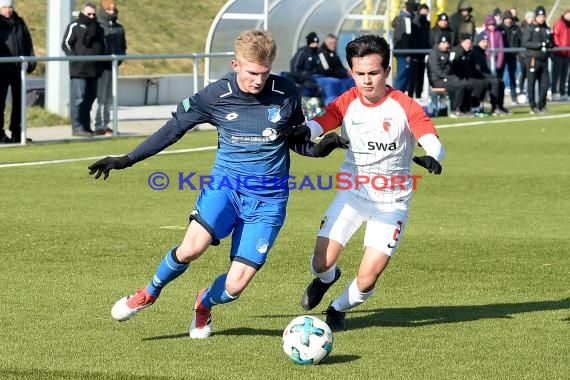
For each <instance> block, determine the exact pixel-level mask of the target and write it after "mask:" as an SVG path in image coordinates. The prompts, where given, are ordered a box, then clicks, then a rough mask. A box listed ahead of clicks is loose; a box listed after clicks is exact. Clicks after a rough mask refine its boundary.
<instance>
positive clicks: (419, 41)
mask: <svg viewBox="0 0 570 380" xmlns="http://www.w3.org/2000/svg"><path fill="white" fill-rule="evenodd" d="M428 14H429V7H428V6H427V5H425V4H422V5H420V9H419V11H418V12H417V13H416V15H415V16H414V20H413V23H414V25H415V26H416V28H414V29H413V30H416V29H417V31H418V34H417V36H415V35H414V36H413V38H412V48H413V49H424V50H425V49H430V48H431V45H430V43H429V39H430V25H429V21H428V19H427V16H428ZM425 71H426V54H425V53H414V54H412V55H411V61H410V75H409V80H408V96H409V97H410V98H413V97H414V96H415V97H416V98H418V99H419V98H421V97H422V91H423V88H424V75H425Z"/></svg>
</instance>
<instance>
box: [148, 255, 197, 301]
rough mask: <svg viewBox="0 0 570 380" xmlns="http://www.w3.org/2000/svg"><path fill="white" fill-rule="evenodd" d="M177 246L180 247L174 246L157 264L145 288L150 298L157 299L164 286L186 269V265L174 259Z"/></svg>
mask: <svg viewBox="0 0 570 380" xmlns="http://www.w3.org/2000/svg"><path fill="white" fill-rule="evenodd" d="M179 246H180V245H176V246H175V247H174V248H172V249H171V250H170V251H168V252H166V255H165V256H164V258H163V259H162V261H161V262H160V264H158V267H157V268H156V273H155V274H154V276H153V278H152V280H151V281H150V282H149V284H148V285H147V287H146V290H147V292H148V294H150V295H151V296H155V297H158V296H159V295H160V292H161V291H162V288H164V287H165V286H166V284H168V283H169V282H171V281H173V280H175V279H176V278H177V277H178V276H180V275H181V274H182V273H184V272H185V271H186V269H187V268H188V264H186V263H181V262H180V261H178V259H177V258H176V250H177V249H178V247H179Z"/></svg>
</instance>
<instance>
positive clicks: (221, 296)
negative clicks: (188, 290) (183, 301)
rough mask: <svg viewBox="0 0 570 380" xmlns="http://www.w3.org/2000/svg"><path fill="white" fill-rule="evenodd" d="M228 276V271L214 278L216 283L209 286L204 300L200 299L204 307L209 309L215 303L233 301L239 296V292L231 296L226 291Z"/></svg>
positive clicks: (203, 297)
mask: <svg viewBox="0 0 570 380" xmlns="http://www.w3.org/2000/svg"><path fill="white" fill-rule="evenodd" d="M227 276H228V274H227V273H224V274H222V275H220V276H219V277H218V278H216V279H215V280H214V283H213V284H212V285H211V286H210V287H209V288H208V290H206V291H205V292H204V294H203V295H202V300H201V301H200V302H201V303H202V305H204V307H206V308H208V309H209V308H211V307H212V306H214V305H219V304H222V303H228V302H232V301H235V300H237V299H238V298H239V294H238V295H237V296H231V295H229V294H228V292H227V291H226V277H227Z"/></svg>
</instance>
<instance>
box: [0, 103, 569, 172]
mask: <svg viewBox="0 0 570 380" xmlns="http://www.w3.org/2000/svg"><path fill="white" fill-rule="evenodd" d="M568 117H570V114H567V113H566V114H561V115H545V116H526V117H520V118H516V119H501V118H497V119H495V120H481V121H468V122H461V123H454V124H445V125H439V126H437V129H444V128H459V127H472V126H478V125H488V124H511V123H513V122H519V121H531V120H549V119H561V118H568ZM216 148H217V146H205V147H200V148H189V149H175V150H168V151H163V152H160V153H158V154H180V153H191V152H202V151H207V150H215V149H216ZM100 158H101V156H92V157H77V158H67V159H63V160H46V161H31V162H16V163H12V164H0V169H3V168H16V167H23V166H39V165H52V164H66V163H72V162H80V161H93V160H98V159H100Z"/></svg>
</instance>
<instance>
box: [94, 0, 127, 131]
mask: <svg viewBox="0 0 570 380" xmlns="http://www.w3.org/2000/svg"><path fill="white" fill-rule="evenodd" d="M118 14H119V10H118V9H117V7H116V6H115V2H114V1H112V0H104V1H103V2H102V4H101V9H100V11H99V15H98V16H97V22H99V24H100V25H101V27H102V28H103V30H104V31H105V55H110V54H117V55H124V54H125V53H126V51H127V40H126V38H125V28H123V26H122V25H121V24H119V23H118V22H117V16H118ZM121 62H122V61H119V64H121ZM101 66H102V72H101V76H100V77H99V79H98V80H97V109H96V112H95V134H96V135H104V136H111V135H112V134H113V130H111V129H110V128H109V118H110V110H111V107H112V105H113V88H112V77H111V76H112V63H111V62H110V61H105V62H101Z"/></svg>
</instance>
